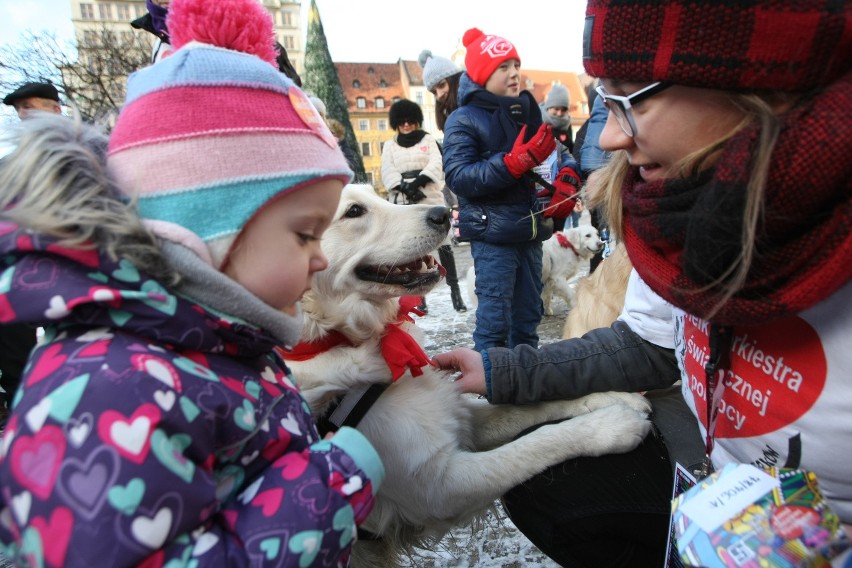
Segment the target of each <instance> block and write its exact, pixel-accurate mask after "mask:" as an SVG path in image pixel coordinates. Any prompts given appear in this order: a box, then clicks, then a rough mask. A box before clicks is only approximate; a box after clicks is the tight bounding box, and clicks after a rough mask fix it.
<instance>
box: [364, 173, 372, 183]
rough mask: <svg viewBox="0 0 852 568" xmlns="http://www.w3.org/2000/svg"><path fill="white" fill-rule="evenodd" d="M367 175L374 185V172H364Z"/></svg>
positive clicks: (368, 181) (369, 181) (368, 180)
mask: <svg viewBox="0 0 852 568" xmlns="http://www.w3.org/2000/svg"><path fill="white" fill-rule="evenodd" d="M364 173H365V174H366V175H367V183H369V184H370V185H373V172H364Z"/></svg>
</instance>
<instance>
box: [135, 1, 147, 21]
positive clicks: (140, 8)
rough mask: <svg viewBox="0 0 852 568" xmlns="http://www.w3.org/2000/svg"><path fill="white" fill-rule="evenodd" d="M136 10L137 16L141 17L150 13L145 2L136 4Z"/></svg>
mask: <svg viewBox="0 0 852 568" xmlns="http://www.w3.org/2000/svg"><path fill="white" fill-rule="evenodd" d="M134 10H135V11H136V17H137V18H141V17H142V16H144V15H145V14H147V13H148V9H147V8H146V7H145V4H136V6H134Z"/></svg>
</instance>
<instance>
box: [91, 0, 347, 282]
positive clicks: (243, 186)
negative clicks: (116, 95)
mask: <svg viewBox="0 0 852 568" xmlns="http://www.w3.org/2000/svg"><path fill="white" fill-rule="evenodd" d="M168 28H169V32H170V34H171V40H172V46H173V48H174V49H175V51H173V52H171V53H170V54H169V56H168V57H166V58H164V59H163V60H161V61H159V62H158V63H156V64H154V65H152V66H151V67H148V68H146V69H142V70H140V71H138V72H136V73H134V74H133V75H131V76H130V78H129V80H128V83H127V100H126V101H125V104H124V107H123V108H122V111H121V114H120V115H119V117H118V121H117V123H116V125H115V128H114V129H113V131H112V135H111V136H110V143H109V154H108V165H109V168H110V170H111V171H112V172H113V174H114V175H115V176H116V178H117V180H118V181H119V183H120V185H121V187H122V188H123V189H124V190H125V191H127V192H128V193H129V194H131V195H134V196H138V204H139V212H140V215H141V216H142V217H143V218H144V219H145V220H146V223H147V224H148V225H149V226H150V227H151V229H152V230H153V231H154V232H155V233H156V234H158V235H159V236H161V237H162V238H166V239H169V240H173V241H177V242H180V243H181V244H184V245H185V246H188V247H189V248H191V249H192V250H194V251H195V252H196V253H197V254H198V255H199V256H200V257H202V258H203V259H205V260H207V261H208V262H210V263H211V264H212V265H213V266H215V267H217V268H219V269H223V268H224V265H225V262H226V259H227V255H228V253H229V251H230V249H231V246H232V245H233V242H234V240H235V239H236V237H237V235H238V234H239V233H240V231H241V230H242V229H243V228H244V227H245V226H246V224H247V223H248V222H249V221H250V220H251V218H252V217H253V216H254V215H255V214H256V213H257V212H258V211H259V210H260V209H261V208H263V207H264V206H265V205H267V204H269V203H270V202H271V201H273V200H275V199H277V198H279V197H282V196H284V195H287V194H288V193H289V192H291V191H294V190H296V189H299V188H301V187H304V186H306V185H310V184H314V183H316V182H318V181H320V180H325V179H337V180H340V181H341V182H342V183H344V184H346V183H348V182H349V181H350V180H351V179H352V173H351V171H350V170H349V168H348V167H347V164H346V160H345V158H344V157H343V154H342V153H341V151H340V149H339V148H338V146H337V141H336V140H335V139H334V137H333V136H332V135H331V132H329V130H328V127H327V126H326V125H325V122H324V121H323V120H322V118H320V116H319V114H317V112H316V110H315V109H314V107H313V105H312V104H311V103H310V101H309V100H308V97H307V96H306V95H305V94H304V93H303V92H302V91H301V90H300V89H299V88H298V87H296V85H295V84H294V83H293V82H292V81H291V80H290V79H288V78H287V77H286V76H285V75H283V74H282V73H280V72H279V71H278V67H277V63H276V59H275V58H276V55H277V54H276V52H275V48H274V45H275V39H274V33H273V24H272V17H271V16H270V15H269V13H268V12H267V11H266V10H265V9H264V8H263V6H262V5H261V3H260V2H258V1H257V0H173V1H172V2H171V3H170V5H169V16H168Z"/></svg>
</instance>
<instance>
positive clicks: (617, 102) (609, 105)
mask: <svg viewBox="0 0 852 568" xmlns="http://www.w3.org/2000/svg"><path fill="white" fill-rule="evenodd" d="M671 86H672V85H671V83H663V82H657V83H651V84H650V85H648V86H647V87H645V88H644V89H640V90H638V91H636V92H635V93H633V94H632V95H630V96H629V97H619V96H617V95H610V94H609V93H607V92H606V91H605V90H604V88H603V85H599V86H598V87H596V88H595V91H597V92H598V95H599V96H600V97H601V99H602V100H603V103H604V106H605V107H606V109H607V110H608V111H609V112H611V113H612V114H614V115H615V119H616V120H617V121H618V125H619V126H620V127H621V130H623V131H624V133H625V134H627V135H628V136H630V137H631V138H633V137H634V136H636V131H637V128H636V121H635V120H633V111H632V110H631V109H632V108H633V107H634V106H635V105H637V104H639V103H640V102H642V101H644V100H645V99H647V98H649V97H652V96H654V95H656V94H657V93H659V92H660V91H662V90H664V89H668V88H669V87H671Z"/></svg>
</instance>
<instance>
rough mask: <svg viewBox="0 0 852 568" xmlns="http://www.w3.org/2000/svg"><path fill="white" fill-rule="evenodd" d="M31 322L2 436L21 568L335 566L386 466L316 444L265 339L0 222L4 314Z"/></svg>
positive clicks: (362, 442) (4, 510)
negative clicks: (28, 348)
mask: <svg viewBox="0 0 852 568" xmlns="http://www.w3.org/2000/svg"><path fill="white" fill-rule="evenodd" d="M13 321H14V322H27V323H30V324H32V325H36V326H42V327H44V329H45V335H44V338H43V341H41V342H40V344H39V345H38V346H37V347H36V348H35V350H34V351H33V352H32V354H31V356H30V361H29V363H28V366H27V368H26V370H25V373H24V376H23V377H22V380H21V386H20V388H19V391H18V392H17V394H16V396H15V399H14V405H13V408H12V411H11V414H10V416H9V419H8V421H7V424H6V429H5V431H4V433H3V437H2V444H0V553H2V554H5V555H6V556H8V557H10V558H12V559H14V560H15V562H16V563H17V564H19V565H29V566H49V567H59V566H86V567H90V566H110V567H117V566H133V565H138V564H143V565H144V566H149V567H160V566H165V565H168V566H217V567H221V566H247V565H252V566H300V567H306V566H343V565H346V563H347V559H348V555H349V551H350V549H351V546H352V542H353V539H354V538H355V534H356V523H359V522H361V521H362V520H363V519H364V518H365V517H366V516H367V514H368V513H369V511H370V508H371V506H372V503H373V497H374V494H375V492H376V490H377V489H378V486H379V484H380V483H381V480H382V478H383V475H384V470H383V467H382V464H381V461H380V460H379V458H378V455H377V454H376V453H375V451H374V450H373V448H372V446H370V444H369V443H368V442H367V441H366V439H365V438H363V437H362V436H361V434H359V433H358V432H357V431H355V430H352V429H349V428H345V429H342V430H341V431H340V432H339V433H338V434H337V435H335V436H334V437H333V438H330V439H328V440H321V439H320V438H319V435H318V434H317V431H316V429H315V427H314V424H313V422H312V419H311V416H310V414H309V411H308V409H307V405H306V404H305V401H304V399H303V398H302V397H301V395H300V394H299V392H298V390H297V388H296V387H295V386H294V384H293V381H292V378H291V376H290V373H289V371H288V370H287V368H286V367H285V366H284V364H283V362H282V361H281V360H280V359H278V357H277V356H276V355H275V354H274V351H273V349H272V348H273V347H274V346H275V340H274V339H273V338H272V337H271V336H270V335H269V334H267V333H265V332H263V331H262V330H260V329H257V328H256V327H254V326H252V325H250V324H247V323H244V322H241V321H237V320H233V321H231V320H229V319H227V318H226V317H225V316H222V315H221V314H214V313H212V312H211V311H210V310H209V309H207V308H205V307H202V306H201V305H198V304H196V303H194V302H192V301H189V300H188V299H186V298H184V297H180V296H177V295H175V294H173V293H171V292H170V291H169V290H167V289H165V288H164V287H163V286H161V285H160V284H159V283H158V282H156V281H155V280H152V279H150V278H148V277H146V276H145V274H143V273H140V272H139V271H137V270H136V268H135V267H134V266H133V265H132V264H131V263H129V262H127V261H126V260H118V261H117V262H116V261H111V260H109V259H106V258H104V257H102V256H100V255H99V254H98V253H97V252H96V251H94V250H91V251H85V250H69V249H66V248H63V247H61V246H58V245H57V244H56V242H55V241H54V240H52V239H49V238H46V237H43V236H39V235H35V234H32V233H29V232H27V231H24V230H22V229H20V228H18V227H17V226H15V225H12V224H9V223H0V324H2V323H8V322H13Z"/></svg>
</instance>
